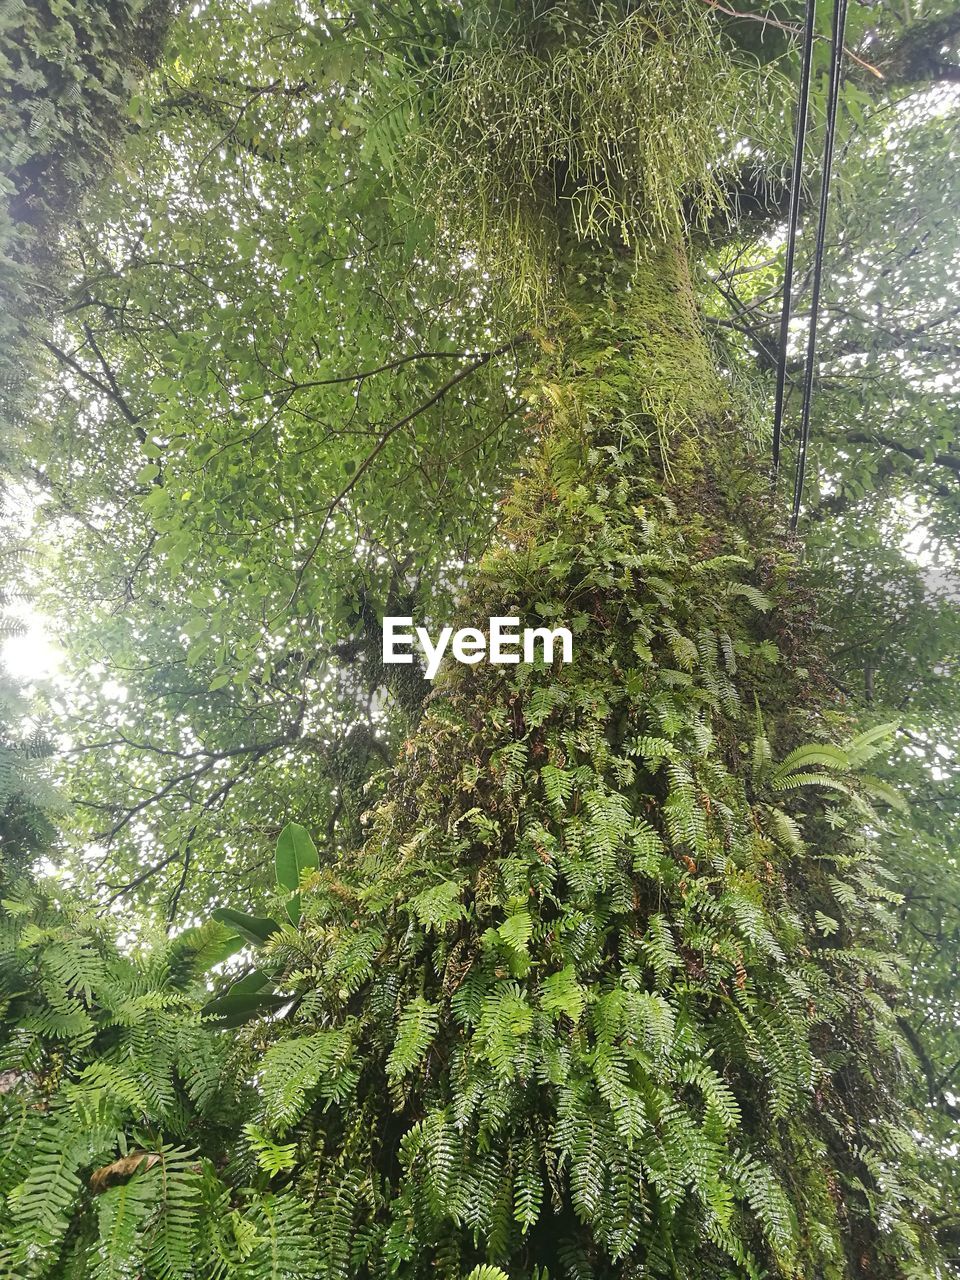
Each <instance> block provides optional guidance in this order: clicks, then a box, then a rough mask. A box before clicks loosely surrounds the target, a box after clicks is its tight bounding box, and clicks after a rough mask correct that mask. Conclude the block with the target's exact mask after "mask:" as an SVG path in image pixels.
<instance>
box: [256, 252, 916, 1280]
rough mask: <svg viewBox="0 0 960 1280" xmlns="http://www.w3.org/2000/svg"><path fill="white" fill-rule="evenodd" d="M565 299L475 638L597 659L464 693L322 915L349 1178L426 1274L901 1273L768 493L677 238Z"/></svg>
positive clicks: (819, 731)
mask: <svg viewBox="0 0 960 1280" xmlns="http://www.w3.org/2000/svg"><path fill="white" fill-rule="evenodd" d="M564 280H565V286H566V287H565V292H564V296H563V297H562V298H561V299H559V300H558V301H557V302H556V303H555V304H554V305H553V307H552V308H551V316H550V322H549V324H548V327H547V332H546V336H545V337H544V338H543V339H542V355H541V358H540V360H539V362H538V364H537V367H536V368H535V369H534V370H533V371H532V373H531V377H530V380H529V387H528V392H527V394H528V398H529V404H530V408H529V422H530V429H531V433H532V434H533V436H534V438H535V445H534V448H533V450H532V456H531V458H530V459H529V461H528V462H527V464H526V465H525V467H524V471H523V474H522V475H521V477H520V478H519V479H518V480H517V482H516V485H515V488H514V491H513V493H512V496H511V498H510V499H509V501H508V503H507V505H506V510H505V512H504V517H503V521H502V525H501V530H500V533H499V536H498V538H497V540H496V544H495V545H494V547H493V548H492V549H491V551H490V552H489V554H488V555H487V557H486V558H485V560H484V562H483V564H482V565H481V566H480V568H479V570H478V571H477V573H476V575H475V578H474V581H473V584H472V586H471V589H470V590H469V592H468V593H467V597H466V599H465V600H464V602H463V610H462V612H463V622H464V624H467V625H475V626H482V625H483V622H484V620H485V619H486V618H487V617H488V616H490V615H494V614H501V615H503V614H507V615H517V616H519V617H520V619H521V625H522V626H523V625H543V624H544V623H545V622H546V623H547V624H548V625H551V626H558V625H564V626H567V627H569V628H570V629H571V630H572V631H573V633H574V637H575V640H574V646H575V647H574V656H573V662H572V663H571V664H569V665H566V666H563V665H560V664H559V663H558V664H556V665H554V666H553V667H552V668H550V669H546V668H545V667H544V666H543V665H542V664H540V665H539V666H538V667H536V668H533V669H531V668H529V667H523V666H520V667H494V666H477V667H463V666H458V665H455V664H454V665H449V666H448V667H447V668H446V669H445V670H444V671H443V672H442V674H441V677H440V678H439V680H438V682H437V687H436V690H435V693H434V695H433V697H432V699H430V700H429V705H428V710H427V713H426V715H425V716H424V719H423V721H422V722H421V725H420V727H419V729H418V731H417V732H416V734H415V735H414V736H413V737H412V739H411V740H410V741H409V742H408V743H407V746H406V751H405V754H404V758H403V760H402V762H401V764H400V766H399V768H398V770H397V773H396V777H395V780H394V784H393V786H392V788H390V789H389V791H388V798H387V799H386V801H385V802H384V803H382V804H381V805H380V806H379V807H378V809H377V810H376V811H375V812H374V814H373V815H372V824H371V834H370V837H369V839H368V841H367V843H366V846H365V848H364V849H363V851H362V852H361V853H360V854H359V855H358V856H357V857H356V859H354V860H352V861H348V862H347V863H346V865H344V864H342V863H339V864H338V865H337V866H335V867H331V868H330V869H329V870H328V871H326V872H325V873H324V882H323V884H322V886H321V888H320V891H319V892H318V893H317V895H316V896H315V897H313V898H311V899H310V900H308V901H307V903H306V908H305V909H306V920H305V924H304V928H303V933H302V939H301V944H300V947H299V948H295V957H296V958H295V960H294V961H293V963H294V965H295V967H296V968H298V969H300V970H301V971H302V967H303V965H304V964H305V963H306V960H305V956H306V957H309V964H310V967H311V970H312V974H313V975H314V976H313V977H311V980H310V983H309V984H308V985H310V986H311V987H319V991H316V990H314V992H313V994H312V995H311V996H310V997H309V998H310V999H312V1000H314V1001H315V1002H316V1004H315V1007H319V1008H322V1009H323V1010H324V1011H325V1014H324V1017H325V1019H326V1020H328V1021H327V1022H326V1025H330V1023H331V1022H332V1023H333V1024H334V1025H336V1026H337V1027H339V1029H340V1030H339V1032H338V1034H339V1035H340V1036H341V1037H342V1038H341V1040H340V1041H339V1045H340V1048H339V1050H338V1052H340V1053H342V1054H343V1056H344V1059H345V1060H347V1061H353V1062H354V1063H355V1068H356V1077H355V1078H350V1079H349V1080H348V1081H347V1082H346V1083H345V1084H344V1085H343V1089H344V1093H345V1100H343V1101H341V1102H340V1109H339V1111H338V1109H337V1108H336V1107H335V1108H334V1109H333V1111H332V1112H331V1111H324V1113H323V1116H322V1117H320V1116H318V1123H320V1124H321V1125H322V1127H323V1129H324V1130H325V1132H326V1137H325V1147H326V1149H328V1150H329V1149H331V1147H332V1148H334V1149H336V1148H337V1147H338V1146H340V1145H341V1144H344V1145H343V1154H342V1156H341V1158H340V1160H339V1161H338V1162H337V1163H336V1165H335V1166H330V1165H323V1164H321V1175H320V1176H321V1179H323V1178H324V1177H325V1178H327V1180H328V1184H327V1185H328V1193H329V1194H330V1195H331V1196H334V1195H335V1194H336V1189H337V1187H338V1186H340V1185H341V1184H342V1182H343V1179H344V1177H345V1176H346V1175H345V1169H349V1170H352V1171H353V1174H355V1182H354V1183H353V1184H351V1185H353V1186H354V1188H355V1191H354V1193H353V1199H352V1201H351V1209H350V1215H349V1216H350V1220H351V1222H352V1223H354V1224H356V1222H357V1221H360V1220H366V1222H367V1223H368V1226H369V1228H370V1230H371V1231H372V1232H373V1236H374V1237H375V1238H376V1239H377V1240H378V1241H379V1243H378V1244H377V1246H376V1248H377V1249H383V1251H384V1253H385V1254H386V1255H387V1256H388V1257H390V1256H393V1257H402V1258H407V1259H410V1260H411V1261H410V1266H411V1267H412V1268H413V1270H412V1271H411V1274H417V1275H420V1274H423V1275H424V1276H426V1275H427V1274H443V1275H447V1274H450V1275H451V1276H452V1275H455V1274H458V1272H457V1270H456V1268H457V1267H462V1268H463V1269H464V1271H465V1270H466V1269H469V1265H470V1264H471V1263H477V1264H480V1263H489V1264H496V1265H499V1266H502V1267H503V1268H505V1269H506V1270H507V1271H508V1272H509V1274H510V1276H517V1275H521V1274H522V1275H524V1276H531V1277H532V1276H538V1275H542V1274H544V1273H543V1272H541V1271H538V1270H537V1268H538V1267H540V1268H547V1269H548V1270H549V1274H550V1275H551V1276H560V1275H574V1276H579V1275H583V1276H587V1275H589V1276H592V1277H601V1276H604V1277H605V1276H611V1277H612V1276H627V1275H636V1276H640V1275H643V1276H665V1277H670V1278H671V1280H676V1278H677V1277H681V1276H682V1277H685V1278H686V1277H697V1280H709V1278H710V1277H717V1280H719V1278H720V1277H727V1276H730V1275H734V1274H735V1275H738V1276H739V1275H754V1274H758V1272H760V1271H763V1272H764V1274H781V1275H796V1276H805V1277H806V1276H809V1277H813V1276H824V1277H830V1278H835V1277H840V1276H845V1275H853V1274H869V1275H870V1276H872V1277H880V1276H894V1275H900V1274H903V1272H902V1270H901V1262H902V1259H903V1258H906V1257H907V1256H909V1255H911V1254H913V1255H916V1254H917V1253H918V1249H919V1246H918V1245H917V1244H916V1239H915V1236H914V1229H913V1227H912V1225H911V1224H910V1223H909V1222H908V1221H907V1219H908V1213H907V1211H906V1210H905V1209H904V1208H903V1207H902V1205H901V1204H900V1203H899V1202H898V1199H897V1195H896V1193H895V1192H893V1193H891V1192H890V1191H889V1190H888V1189H887V1187H886V1185H885V1183H884V1175H883V1173H882V1169H883V1166H884V1162H885V1159H886V1157H884V1156H883V1155H882V1154H881V1146H882V1144H884V1143H886V1142H887V1141H888V1137H889V1134H891V1133H893V1132H895V1131H896V1124H897V1120H898V1114H897V1106H896V1103H895V1101H894V1093H893V1078H894V1076H895V1074H896V1061H895V1058H894V1056H893V1055H892V1053H891V1048H890V1046H891V1044H892V1043H893V1042H894V1040H895V1035H894V1028H893V1025H892V1018H891V1014H890V1011H889V1009H888V1007H887V1004H886V1001H885V995H886V993H887V991H888V989H889V985H890V970H889V966H888V965H887V962H886V960H885V959H883V958H882V956H881V954H880V952H879V951H878V950H877V949H876V929H875V925H874V923H873V915H874V914H875V913H876V908H877V907H878V905H879V903H880V899H881V898H882V894H883V891H882V889H881V888H880V887H879V884H878V882H877V880H876V877H875V876H874V875H873V874H872V854H871V852H870V848H869V841H868V836H867V830H866V828H867V826H868V824H869V821H870V820H871V819H870V810H869V807H868V805H867V802H866V800H865V799H864V798H863V796H862V795H861V794H859V792H858V784H857V783H856V781H855V780H854V777H853V773H852V767H853V765H854V764H855V763H856V759H857V753H856V751H853V752H847V753H846V754H845V753H844V752H842V751H840V750H839V749H837V748H835V747H830V746H829V745H826V744H823V745H815V746H813V747H811V748H810V749H809V750H807V751H806V752H805V753H804V752H802V751H801V752H799V753H795V754H794V755H792V756H788V753H789V752H791V751H793V749H795V748H797V746H798V743H802V742H803V741H804V740H806V739H809V738H814V739H820V740H823V739H826V738H828V737H829V736H830V734H831V733H832V732H833V731H834V730H835V729H836V727H837V724H838V720H839V717H838V716H837V712H836V710H835V709H831V708H828V707H826V705H825V700H824V697H823V694H822V692H821V691H820V689H819V688H818V686H817V681H816V676H815V675H813V674H811V673H812V672H814V671H815V669H816V665H817V659H816V655H815V651H814V649H813V647H812V644H811V640H810V625H809V617H808V612H809V610H808V605H807V601H806V598H805V596H804V594H803V593H802V592H801V591H800V590H799V589H798V588H797V587H796V585H795V584H794V583H793V581H792V559H791V554H790V551H789V549H788V548H786V547H785V545H784V541H783V539H782V538H781V537H780V536H778V535H777V533H776V532H775V529H774V520H773V515H772V512H771V506H770V500H769V496H768V492H767V484H766V480H765V477H764V472H765V468H764V467H763V466H762V465H761V464H760V462H759V461H758V460H757V459H755V458H753V457H751V456H750V453H749V451H748V449H747V448H746V447H745V445H744V442H743V436H742V432H738V429H737V423H736V419H735V413H734V405H733V402H732V399H731V397H730V396H729V394H728V393H727V391H726V389H725V387H724V385H723V382H722V380H721V378H720V377H719V375H718V373H717V372H716V369H715V368H714V365H713V362H712V359H711V355H710V351H709V348H708V345H707V343H706V340H705V337H704V335H703V332H702V329H701V327H700V324H699V321H698V316H697V308H696V303H695V297H694V292H693V289H692V287H691V282H690V275H689V270H688V265H687V258H686V254H685V251H684V248H683V245H682V243H681V242H680V241H679V240H678V241H676V242H674V243H670V244H662V245H658V246H652V247H651V248H650V249H649V250H648V252H647V253H646V254H645V255H644V256H643V258H642V260H641V262H640V264H639V265H638V266H637V267H635V268H634V267H633V266H632V265H631V264H630V263H628V261H627V259H626V257H625V255H623V254H619V253H615V252H612V251H610V252H608V251H606V250H603V251H601V250H596V251H595V252H593V253H591V252H588V251H587V250H584V249H583V248H582V247H581V248H580V249H579V250H578V251H577V253H576V255H575V256H573V255H571V258H570V259H569V260H568V266H567V268H566V271H565V273H564ZM866 750H867V748H866V747H864V748H863V749H862V752H861V754H863V752H866ZM784 757H787V758H786V759H783V758H784ZM776 760H780V761H781V763H780V764H779V765H778V764H776V763H775V761H776ZM828 801H829V804H828ZM267 1075H268V1076H269V1070H268V1072H267ZM325 1087H327V1088H329V1089H332V1086H325ZM326 1096H332V1094H330V1093H328V1094H327V1095H326ZM338 1115H339V1118H337V1117H338ZM358 1115H359V1116H360V1117H361V1119H360V1120H359V1121H358V1120H357V1117H358ZM874 1118H881V1119H880V1121H879V1127H876V1126H875V1125H874ZM874 1143H877V1144H878V1145H877V1146H876V1147H875V1146H874V1145H873V1144H874ZM398 1151H399V1158H398V1156H397V1152H398ZM366 1170H375V1171H376V1173H377V1175H378V1177H383V1178H386V1179H388V1180H389V1182H379V1181H377V1180H376V1179H375V1180H374V1182H372V1183H370V1182H368V1181H363V1179H364V1178H366V1177H367V1175H366V1173H362V1171H366ZM351 1176H353V1175H351ZM906 1176H909V1175H906ZM881 1201H882V1202H883V1204H884V1206H885V1207H884V1209H883V1213H884V1214H889V1215H890V1220H891V1221H892V1222H893V1223H894V1224H895V1225H894V1226H893V1228H892V1229H891V1231H889V1232H886V1231H885V1232H884V1233H881V1232H880V1230H879V1228H878V1225H877V1224H878V1220H879V1212H880V1211H879V1210H878V1207H877V1206H878V1205H879V1203H880V1202H881ZM375 1224H376V1225H375ZM347 1229H348V1228H347V1226H346V1225H345V1227H344V1230H345V1231H346V1230H347ZM350 1229H351V1230H352V1229H353V1227H351V1228H350ZM498 1274H499V1273H496V1272H491V1273H490V1275H491V1276H492V1277H495V1276H496V1275H498Z"/></svg>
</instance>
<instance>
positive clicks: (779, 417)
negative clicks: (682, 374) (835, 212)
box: [773, 0, 817, 484]
mask: <svg viewBox="0 0 960 1280" xmlns="http://www.w3.org/2000/svg"><path fill="white" fill-rule="evenodd" d="M816 12H817V0H807V7H806V12H805V14H804V20H803V60H802V64H801V67H800V92H799V95H798V97H797V130H796V137H795V139H794V146H793V177H792V179H791V182H790V211H789V215H788V218H787V258H786V263H785V264H784V270H783V305H782V307H781V311H780V346H779V348H778V353H777V396H776V400H775V402H774V407H773V482H774V484H776V481H777V476H778V474H779V472H780V441H781V438H782V434H783V402H784V399H785V398H786V387H787V341H788V338H789V336H790V307H791V303H792V301H793V260H794V257H795V255H796V250H797V225H798V223H799V221H800V190H801V186H802V183H803V152H804V147H805V144H806V140H807V121H808V119H809V116H810V68H811V66H812V63H813V26H814V19H815V18H816Z"/></svg>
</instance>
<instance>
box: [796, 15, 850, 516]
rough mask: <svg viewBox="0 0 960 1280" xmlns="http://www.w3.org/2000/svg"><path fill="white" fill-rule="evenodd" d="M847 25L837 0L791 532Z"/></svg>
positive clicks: (801, 467) (802, 460)
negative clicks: (844, 37) (844, 34)
mask: <svg viewBox="0 0 960 1280" xmlns="http://www.w3.org/2000/svg"><path fill="white" fill-rule="evenodd" d="M846 23H847V0H834V7H833V35H832V41H833V44H832V48H831V50H830V87H829V90H828V94H827V128H826V136H825V138H824V143H823V177H822V178H821V180H820V214H819V217H818V219H817V243H816V250H815V252H814V257H813V286H812V291H811V298H810V328H809V330H808V332H807V352H806V365H805V368H804V371H803V405H802V409H801V413H800V445H799V448H798V449H797V466H796V471H795V473H794V479H793V510H792V512H791V514H790V531H791V532H792V533H793V532H796V528H797V522H798V520H799V519H800V502H801V500H802V498H803V481H804V477H805V475H806V470H807V449H808V447H809V444H810V404H811V400H812V398H813V376H814V361H815V359H816V354H817V321H818V319H819V316H820V285H821V282H822V279H823V253H824V244H825V242H826V238H827V208H828V202H829V199H830V175H831V170H832V168H833V143H834V138H835V135H836V124H837V106H838V104H839V101H840V76H841V72H842V69H843V33H844V28H845V27H846Z"/></svg>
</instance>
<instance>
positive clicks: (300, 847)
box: [275, 822, 320, 893]
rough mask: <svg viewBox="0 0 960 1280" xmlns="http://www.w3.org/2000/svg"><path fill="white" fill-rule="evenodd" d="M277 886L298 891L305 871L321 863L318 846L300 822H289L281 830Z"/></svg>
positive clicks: (277, 858)
mask: <svg viewBox="0 0 960 1280" xmlns="http://www.w3.org/2000/svg"><path fill="white" fill-rule="evenodd" d="M275 865H276V873H277V888H278V889H287V890H289V891H290V892H291V893H296V891H297V890H298V889H299V888H300V880H301V877H302V875H303V872H304V871H314V870H316V868H317V867H319V865H320V856H319V854H318V853H317V847H316V845H315V844H314V843H313V841H312V840H311V838H310V833H309V831H307V829H306V827H301V826H300V824H299V822H288V823H287V825H286V826H285V827H284V828H283V830H282V831H281V832H280V838H279V840H278V841H277V856H276V864H275Z"/></svg>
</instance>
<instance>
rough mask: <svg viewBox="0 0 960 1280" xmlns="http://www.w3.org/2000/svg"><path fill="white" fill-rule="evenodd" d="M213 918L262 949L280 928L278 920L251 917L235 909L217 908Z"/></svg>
mask: <svg viewBox="0 0 960 1280" xmlns="http://www.w3.org/2000/svg"><path fill="white" fill-rule="evenodd" d="M213 918H214V920H219V921H220V923H221V924H225V925H228V926H229V927H230V928H231V929H232V930H233V931H234V933H236V934H238V935H239V937H241V938H243V939H244V941H246V942H249V943H250V944H251V945H252V946H254V947H262V946H263V944H264V943H265V942H266V940H267V939H268V938H269V937H270V935H271V934H273V933H276V932H277V930H278V929H279V928H280V926H279V925H278V924H277V922H276V920H270V919H269V918H268V917H266V916H250V915H247V913H246V912H245V911H235V910H234V908H233V907H217V909H216V911H214V912H213Z"/></svg>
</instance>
